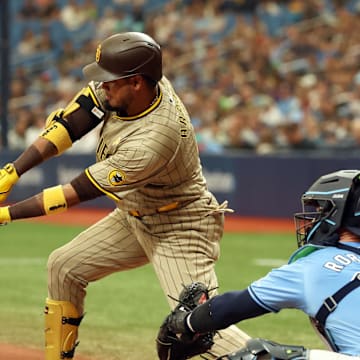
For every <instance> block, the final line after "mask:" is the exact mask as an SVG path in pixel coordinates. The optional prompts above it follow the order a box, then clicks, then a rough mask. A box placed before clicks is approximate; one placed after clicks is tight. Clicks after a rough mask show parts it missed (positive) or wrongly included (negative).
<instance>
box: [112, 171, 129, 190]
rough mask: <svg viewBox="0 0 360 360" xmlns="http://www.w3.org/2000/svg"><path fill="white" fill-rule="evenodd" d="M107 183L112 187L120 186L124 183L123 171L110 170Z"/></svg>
mask: <svg viewBox="0 0 360 360" xmlns="http://www.w3.org/2000/svg"><path fill="white" fill-rule="evenodd" d="M108 179H109V183H110V184H111V185H112V186H118V185H121V184H123V183H124V182H125V179H126V175H125V173H124V172H123V171H121V170H112V171H110V173H109V177H108Z"/></svg>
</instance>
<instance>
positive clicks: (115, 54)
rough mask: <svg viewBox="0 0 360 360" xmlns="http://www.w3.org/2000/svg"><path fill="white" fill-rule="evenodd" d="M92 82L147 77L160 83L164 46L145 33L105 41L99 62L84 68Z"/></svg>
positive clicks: (117, 36)
mask: <svg viewBox="0 0 360 360" xmlns="http://www.w3.org/2000/svg"><path fill="white" fill-rule="evenodd" d="M83 73H84V75H85V77H86V78H87V79H88V80H89V81H90V80H94V81H100V82H105V81H112V80H117V79H122V78H126V77H129V76H133V75H144V76H146V77H148V78H150V79H151V80H153V81H155V82H158V81H159V80H160V79H161V77H162V55H161V49H160V45H159V44H157V43H156V42H155V40H154V39H153V38H151V37H150V36H149V35H147V34H144V33H141V32H125V33H120V34H115V35H112V36H110V37H108V38H107V39H105V40H104V41H102V42H101V43H100V44H99V45H98V47H97V49H96V55H95V62H93V63H91V64H89V65H86V66H85V67H84V68H83Z"/></svg>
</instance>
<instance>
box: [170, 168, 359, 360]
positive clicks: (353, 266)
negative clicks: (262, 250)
mask: <svg viewBox="0 0 360 360" xmlns="http://www.w3.org/2000/svg"><path fill="white" fill-rule="evenodd" d="M302 203H303V212H302V213H298V214H295V222H296V232H297V239H298V245H299V249H298V250H297V251H296V252H295V253H294V254H293V255H292V256H291V258H290V261H289V264H287V265H284V266H282V267H280V268H278V269H274V270H272V271H271V272H269V273H268V275H266V276H265V277H263V278H261V279H259V280H257V281H255V282H253V283H252V284H251V285H250V286H249V287H248V288H247V289H244V290H241V291H232V292H227V293H224V294H222V295H217V296H215V297H213V298H211V299H209V300H208V301H206V302H204V303H203V304H202V305H198V306H197V307H196V308H195V309H194V310H192V311H183V309H181V308H177V309H178V310H177V311H175V312H173V313H172V314H171V315H169V317H168V318H167V326H168V327H169V329H170V330H171V331H172V332H174V333H187V334H193V333H200V334H203V333H207V332H211V331H214V330H217V329H224V328H226V327H227V326H229V325H231V324H235V323H237V322H240V321H241V320H244V319H249V318H252V317H256V316H260V315H263V314H266V313H269V312H278V311H280V310H281V309H284V308H294V309H299V310H302V311H303V312H305V313H306V314H307V315H308V316H309V317H310V319H311V322H312V324H313V325H314V328H315V329H316V330H317V331H318V333H319V335H320V337H321V338H322V339H323V340H324V342H325V343H326V345H327V346H328V348H329V351H326V350H306V349H304V348H303V347H293V346H283V345H280V344H276V343H271V342H269V341H266V340H256V341H254V339H251V340H249V342H248V344H247V347H245V348H244V349H241V350H239V351H238V352H235V353H233V354H228V355H226V356H224V357H221V359H233V360H241V359H247V360H250V359H260V358H263V357H261V355H262V356H263V355H264V354H270V355H272V357H271V359H316V360H322V359H326V360H334V359H339V360H340V359H344V360H345V359H354V358H356V359H360V311H359V310H358V305H359V297H360V287H359V286H360V170H343V171H338V172H335V173H330V174H327V175H324V176H322V177H320V178H319V179H318V180H316V181H315V183H314V184H313V185H312V186H311V187H310V188H309V190H308V191H307V192H305V193H304V194H303V196H302ZM257 355H258V356H257ZM265 358H266V359H268V358H269V357H265Z"/></svg>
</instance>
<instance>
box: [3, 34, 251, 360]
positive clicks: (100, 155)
mask: <svg viewBox="0 0 360 360" xmlns="http://www.w3.org/2000/svg"><path fill="white" fill-rule="evenodd" d="M83 73H84V75H85V77H86V78H87V79H88V80H89V83H88V85H87V86H86V87H85V88H84V89H82V90H80V91H79V93H78V94H77V95H76V96H75V97H74V99H73V100H72V101H71V103H70V104H68V105H67V106H66V107H65V108H64V109H59V110H56V111H54V112H53V113H52V114H50V115H49V117H48V119H47V121H46V125H45V129H44V131H43V132H42V133H41V134H40V136H39V138H38V139H37V140H36V141H35V142H34V143H33V144H32V145H31V146H30V147H29V148H28V149H26V150H25V151H24V152H23V153H22V154H21V155H20V156H19V157H18V158H17V159H16V160H15V161H14V162H13V163H10V164H7V165H5V166H4V168H3V169H1V170H0V201H4V200H5V199H6V197H7V195H8V194H9V192H10V191H11V189H12V187H13V186H14V185H15V183H16V182H17V181H18V180H19V177H20V176H21V175H22V174H24V173H25V172H26V171H28V170H29V169H31V168H33V167H34V166H36V165H38V164H40V163H42V162H43V161H45V160H47V159H49V158H51V157H53V156H59V155H61V154H62V153H63V152H65V151H66V150H67V149H68V148H70V147H71V146H72V144H73V143H74V142H75V141H77V140H79V139H81V137H82V136H84V135H85V134H86V133H88V132H89V131H90V130H92V129H93V128H95V127H96V126H97V125H98V124H100V123H101V126H102V128H101V131H100V136H99V141H98V146H97V150H96V163H95V164H93V165H91V166H89V167H88V168H86V169H85V170H84V172H83V173H81V174H79V175H78V176H77V177H76V178H74V179H73V180H72V181H71V182H70V183H68V184H64V185H57V186H54V187H50V188H47V189H44V190H43V191H42V192H41V193H39V194H37V195H35V196H33V197H31V198H28V199H26V200H24V201H21V202H18V203H16V204H13V205H11V206H5V207H1V208H0V223H7V222H10V221H13V220H17V219H24V218H30V217H37V216H44V215H51V214H55V213H58V212H61V211H65V210H66V209H67V208H69V207H72V206H74V205H76V204H79V203H80V202H84V201H87V200H90V199H94V198H97V197H99V196H108V197H109V198H111V199H113V200H114V202H115V205H116V207H115V210H113V211H112V212H110V213H109V214H108V215H107V216H106V217H105V218H103V219H102V220H100V221H99V222H98V223H96V224H94V225H93V226H91V227H90V228H88V229H86V230H85V231H83V232H82V233H80V234H79V235H78V236H76V237H75V238H74V239H73V240H72V241H71V242H69V243H67V244H66V245H64V246H63V247H61V248H59V249H57V250H55V251H54V252H53V253H52V254H51V255H50V256H49V259H48V298H47V299H46V306H45V340H46V348H45V353H46V356H45V358H46V360H59V359H72V358H73V356H74V350H75V347H76V345H77V338H78V326H79V324H80V322H81V320H82V317H83V314H84V297H85V291H86V287H87V285H88V284H89V282H92V281H96V280H99V279H101V278H103V277H105V276H107V275H109V274H112V273H114V272H117V271H123V270H129V269H132V268H137V267H139V266H142V265H145V264H147V263H149V262H150V263H151V264H152V265H153V268H154V270H155V272H156V275H157V277H158V279H159V282H160V285H161V287H162V289H163V291H164V294H165V296H166V298H167V300H168V302H169V305H170V307H171V308H173V307H175V306H176V301H174V300H173V299H171V298H170V297H168V295H169V294H176V293H178V292H179V291H180V290H181V289H182V286H183V284H186V283H189V282H192V281H201V282H203V283H205V284H208V285H209V286H210V287H212V288H216V287H217V286H218V283H217V278H216V274H215V271H214V264H215V262H216V260H217V258H218V256H219V241H220V239H221V237H222V233H223V221H224V212H226V211H230V209H228V208H227V203H226V202H224V203H223V204H219V203H218V202H217V200H216V199H215V198H214V196H213V194H211V193H210V192H209V191H208V189H207V185H206V181H205V179H204V176H203V174H202V168H201V164H200V160H199V155H198V148H197V144H196V140H195V136H194V130H193V127H192V125H191V123H190V119H189V115H188V113H187V110H186V109H185V107H184V105H183V103H182V101H181V100H180V99H179V97H178V96H177V94H176V93H175V91H174V89H173V87H172V86H171V84H170V82H169V81H168V79H167V78H166V77H165V76H163V74H162V53H161V49H160V46H159V45H158V44H157V43H156V42H155V41H154V39H152V38H151V37H150V36H148V35H147V34H144V33H139V32H126V33H120V34H115V35H113V36H111V37H109V38H107V39H105V40H104V41H103V42H101V43H100V44H99V46H98V47H97V50H96V54H95V61H94V62H93V63H91V64H89V65H87V66H85V67H84V69H83ZM80 141H81V140H80ZM215 292H216V291H215V290H214V292H213V294H215ZM115 316H116V314H115ZM248 338H249V337H248V335H247V334H245V333H243V332H242V331H240V330H239V329H238V328H237V327H235V326H230V327H229V328H228V329H226V330H224V331H222V332H221V333H220V334H219V336H218V337H217V338H216V340H215V343H216V344H215V345H214V348H213V356H212V357H211V358H215V357H217V356H219V355H221V354H225V353H227V352H229V351H232V350H234V349H237V348H238V347H239V346H241V345H243V344H244V343H245V341H246V340H247V339H248ZM179 359H180V358H179Z"/></svg>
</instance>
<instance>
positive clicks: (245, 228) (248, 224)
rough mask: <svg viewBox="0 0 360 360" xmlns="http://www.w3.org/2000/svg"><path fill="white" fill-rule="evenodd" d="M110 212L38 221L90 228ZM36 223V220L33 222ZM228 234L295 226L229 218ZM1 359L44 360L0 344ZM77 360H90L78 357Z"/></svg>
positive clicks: (69, 213) (77, 213) (38, 352)
mask: <svg viewBox="0 0 360 360" xmlns="http://www.w3.org/2000/svg"><path fill="white" fill-rule="evenodd" d="M108 212H109V210H89V209H86V210H85V209H70V210H69V211H67V212H65V213H62V214H58V215H53V216H48V217H43V218H39V219H36V221H37V222H42V223H54V224H55V223H56V224H59V223H60V224H67V225H83V226H88V225H91V224H93V223H95V222H96V221H97V220H99V219H101V218H102V217H103V216H105V215H106V214H107V213H108ZM31 221H34V220H31ZM225 231H226V232H261V233H266V232H292V231H294V225H293V221H292V220H288V219H259V218H256V219H255V218H245V217H233V216H227V217H226V221H225ZM0 354H1V355H0V358H1V359H6V360H24V359H26V360H44V352H43V350H41V349H28V348H22V347H19V346H15V345H11V344H0ZM76 360H90V359H89V358H86V357H83V356H81V355H76Z"/></svg>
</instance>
